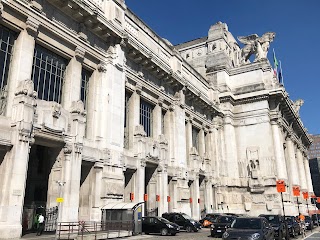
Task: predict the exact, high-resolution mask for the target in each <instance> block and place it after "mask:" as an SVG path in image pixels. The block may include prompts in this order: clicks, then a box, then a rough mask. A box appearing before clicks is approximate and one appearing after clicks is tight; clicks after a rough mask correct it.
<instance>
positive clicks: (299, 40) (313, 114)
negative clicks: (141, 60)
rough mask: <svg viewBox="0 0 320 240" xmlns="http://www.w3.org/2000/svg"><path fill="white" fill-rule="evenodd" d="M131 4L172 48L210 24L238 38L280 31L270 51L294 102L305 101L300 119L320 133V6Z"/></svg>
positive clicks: (315, 3) (144, 0)
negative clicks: (225, 28)
mask: <svg viewBox="0 0 320 240" xmlns="http://www.w3.org/2000/svg"><path fill="white" fill-rule="evenodd" d="M126 4H127V6H128V7H129V8H130V9H131V10H132V11H133V12H134V13H135V14H136V15H137V16H138V17H139V18H140V19H141V20H142V21H144V22H145V23H146V24H147V25H148V26H149V27H150V28H151V29H152V30H153V31H155V32H156V33H157V34H158V35H159V36H161V37H162V38H165V39H167V40H169V41H170V42H171V43H172V44H173V45H177V44H180V43H184V42H188V41H191V40H194V39H197V38H201V37H205V36H207V35H208V31H209V28H210V26H211V25H213V24H215V23H216V22H218V21H221V22H225V23H227V25H228V28H229V31H230V32H231V33H232V34H233V36H234V37H235V38H237V37H238V36H246V35H250V34H253V33H257V34H258V35H259V36H261V35H262V34H264V33H265V32H268V31H273V32H275V33H276V37H275V39H274V41H273V42H272V43H271V46H270V50H269V54H268V58H269V60H270V63H271V65H272V66H273V58H272V49H274V50H275V52H276V56H277V59H278V61H279V60H280V61H281V64H282V70H283V78H284V86H285V88H286V91H287V92H288V93H289V96H290V98H291V99H292V100H293V101H295V100H297V99H300V98H301V99H303V100H304V105H303V106H302V107H301V109H300V116H301V120H302V122H303V123H304V126H305V127H306V128H307V129H308V132H309V133H310V134H318V133H320V131H319V127H318V124H317V123H318V121H319V118H320V112H319V111H317V106H318V103H319V102H320V95H319V94H318V91H317V88H318V87H319V83H318V81H319V80H318V69H319V65H320V64H319V56H320V48H319V47H318V46H317V43H316V41H317V39H319V37H320V30H319V27H318V23H319V22H320V15H319V14H318V10H319V9H320V2H319V1H317V0H309V1H308V4H306V2H302V1H297V0H295V1H290V4H289V1H276V0H270V1H265V2H261V1H255V0H247V1H246V2H241V1H232V0H229V1H205V0H198V1H168V0H163V1H147V0H141V1H139V2H137V1H134V0H126Z"/></svg>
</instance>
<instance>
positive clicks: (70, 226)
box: [56, 221, 133, 239]
mask: <svg viewBox="0 0 320 240" xmlns="http://www.w3.org/2000/svg"><path fill="white" fill-rule="evenodd" d="M132 231H133V221H107V222H91V221H90V222H85V221H80V222H59V223H58V225H57V232H56V238H57V239H74V238H75V237H77V236H78V238H77V239H79V236H80V237H81V239H84V238H85V237H86V236H88V235H91V239H92V238H93V237H94V239H100V238H101V235H104V238H108V237H109V235H110V234H117V236H116V237H121V236H124V233H126V236H131V235H132ZM113 237H114V236H113Z"/></svg>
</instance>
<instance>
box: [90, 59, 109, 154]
mask: <svg viewBox="0 0 320 240" xmlns="http://www.w3.org/2000/svg"><path fill="white" fill-rule="evenodd" d="M106 75H107V68H106V65H105V63H103V62H101V63H100V64H98V66H97V69H96V70H95V71H94V72H93V74H92V76H91V78H90V84H89V95H88V99H87V101H88V109H87V138H89V139H92V140H102V138H103V136H106V134H107V128H106V124H105V123H106V114H104V113H105V112H106V104H105V103H106V102H107V101H108V98H107V97H106V96H105V90H106V86H103V85H102V83H104V85H105V82H106V81H105V79H106ZM101 147H102V148H105V146H101Z"/></svg>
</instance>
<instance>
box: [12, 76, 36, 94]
mask: <svg viewBox="0 0 320 240" xmlns="http://www.w3.org/2000/svg"><path fill="white" fill-rule="evenodd" d="M33 85H34V84H33V81H32V80H30V79H27V80H25V81H20V82H19V83H18V86H17V88H16V92H15V95H16V96H19V95H25V96H28V97H32V98H34V99H36V98H37V92H36V91H34V90H33Z"/></svg>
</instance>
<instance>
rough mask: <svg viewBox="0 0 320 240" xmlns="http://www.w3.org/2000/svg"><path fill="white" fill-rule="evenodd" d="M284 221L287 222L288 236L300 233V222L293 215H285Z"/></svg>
mask: <svg viewBox="0 0 320 240" xmlns="http://www.w3.org/2000/svg"><path fill="white" fill-rule="evenodd" d="M285 221H286V222H287V223H288V229H289V233H290V236H292V237H296V236H298V235H301V233H302V231H301V228H300V224H299V222H298V220H297V218H296V217H295V216H285Z"/></svg>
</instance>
